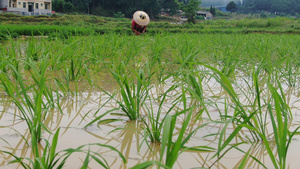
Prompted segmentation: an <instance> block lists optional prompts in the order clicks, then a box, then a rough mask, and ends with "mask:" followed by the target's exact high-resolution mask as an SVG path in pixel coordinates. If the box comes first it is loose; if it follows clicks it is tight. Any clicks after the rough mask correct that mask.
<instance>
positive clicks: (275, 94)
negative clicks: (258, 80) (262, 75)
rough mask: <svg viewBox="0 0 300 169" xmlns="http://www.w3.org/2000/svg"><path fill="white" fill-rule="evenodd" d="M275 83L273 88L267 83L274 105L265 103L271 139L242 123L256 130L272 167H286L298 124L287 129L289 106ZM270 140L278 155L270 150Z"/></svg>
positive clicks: (278, 83) (279, 87)
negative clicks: (274, 144) (269, 122)
mask: <svg viewBox="0 0 300 169" xmlns="http://www.w3.org/2000/svg"><path fill="white" fill-rule="evenodd" d="M277 85H278V88H275V87H274V86H272V85H271V84H270V83H268V88H269V90H270V92H271V95H272V99H273V103H274V107H273V104H272V103H271V102H270V103H267V106H268V108H267V111H268V113H269V116H270V118H271V123H272V129H273V133H274V138H273V139H270V138H267V136H266V135H265V133H262V132H261V131H259V130H258V129H256V128H253V127H252V126H249V125H243V127H246V128H248V129H251V130H253V131H256V132H257V133H258V134H259V135H260V137H261V138H262V140H263V143H264V145H265V147H266V150H267V152H268V155H269V157H270V159H271V161H272V163H273V165H274V167H275V168H282V169H284V168H286V167H287V166H286V165H287V164H286V157H287V153H288V148H289V145H290V143H291V141H292V138H293V137H294V135H295V134H296V133H298V130H299V128H300V126H299V127H297V128H296V129H295V130H294V131H292V132H291V131H290V130H289V129H288V126H289V114H290V108H289V106H288V105H287V103H286V100H285V97H284V93H283V90H282V87H281V85H280V82H279V81H277ZM271 141H275V142H276V148H277V156H278V157H276V155H275V154H274V153H273V151H272V150H271V146H270V142H271Z"/></svg>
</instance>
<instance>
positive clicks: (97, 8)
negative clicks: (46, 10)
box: [52, 0, 186, 18]
mask: <svg viewBox="0 0 300 169" xmlns="http://www.w3.org/2000/svg"><path fill="white" fill-rule="evenodd" d="M183 1H186V0H183ZM52 7H53V10H54V11H56V12H62V13H81V14H83V13H84V14H93V15H100V16H108V17H120V18H121V17H132V14H133V13H134V12H135V11H137V10H143V11H146V12H147V13H148V14H149V15H150V16H151V17H156V16H158V15H159V13H160V11H161V9H163V8H164V9H169V10H170V13H174V12H175V11H176V9H177V3H176V2H175V1H174V0H143V1H141V0H52Z"/></svg>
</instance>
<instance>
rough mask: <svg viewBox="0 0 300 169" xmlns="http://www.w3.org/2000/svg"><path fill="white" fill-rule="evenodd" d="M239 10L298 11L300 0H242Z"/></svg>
mask: <svg viewBox="0 0 300 169" xmlns="http://www.w3.org/2000/svg"><path fill="white" fill-rule="evenodd" d="M239 11H240V12H243V13H250V12H251V13H254V12H262V11H267V12H272V13H286V14H290V13H292V12H293V13H300V0H244V3H243V5H242V6H240V7H239Z"/></svg>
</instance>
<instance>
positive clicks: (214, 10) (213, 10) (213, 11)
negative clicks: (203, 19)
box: [209, 5, 216, 16]
mask: <svg viewBox="0 0 300 169" xmlns="http://www.w3.org/2000/svg"><path fill="white" fill-rule="evenodd" d="M209 12H210V13H211V14H212V15H213V16H216V8H213V7H212V5H211V6H210V9H209Z"/></svg>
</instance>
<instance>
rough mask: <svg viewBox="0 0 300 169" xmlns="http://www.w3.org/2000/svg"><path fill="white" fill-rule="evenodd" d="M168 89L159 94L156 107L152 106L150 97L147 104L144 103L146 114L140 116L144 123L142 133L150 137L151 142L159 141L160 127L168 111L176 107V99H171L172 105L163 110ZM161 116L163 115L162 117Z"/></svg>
mask: <svg viewBox="0 0 300 169" xmlns="http://www.w3.org/2000/svg"><path fill="white" fill-rule="evenodd" d="M173 88H174V86H172V87H171V88H170V89H169V90H168V91H171V90H173ZM168 91H167V92H165V93H164V94H163V95H162V96H160V98H161V99H160V101H159V102H160V103H159V105H158V108H154V107H153V106H154V105H153V104H154V103H153V101H152V99H151V98H149V99H148V101H149V104H145V106H144V107H145V111H146V116H145V117H143V118H142V121H143V123H144V125H145V127H144V133H145V136H146V137H145V138H150V140H151V142H152V143H155V142H157V143H160V142H161V134H162V128H163V125H164V121H165V119H166V117H167V115H168V114H169V113H171V112H172V111H173V109H174V108H175V107H176V105H177V103H178V101H176V100H177V99H175V101H173V103H172V106H171V107H170V108H168V109H167V110H166V111H165V110H164V103H165V101H166V97H167V94H168ZM164 111H165V112H164ZM162 116H163V117H162Z"/></svg>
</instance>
